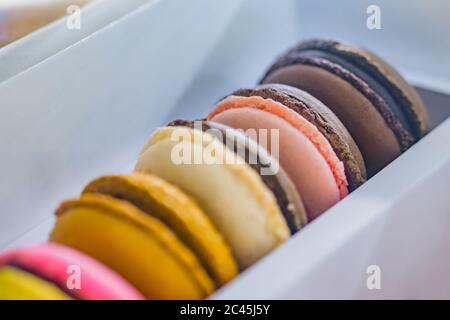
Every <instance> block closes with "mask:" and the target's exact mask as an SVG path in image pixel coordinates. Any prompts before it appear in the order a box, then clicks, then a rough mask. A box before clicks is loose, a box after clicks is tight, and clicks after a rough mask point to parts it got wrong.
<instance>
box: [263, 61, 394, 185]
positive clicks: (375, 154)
mask: <svg viewBox="0 0 450 320" xmlns="http://www.w3.org/2000/svg"><path fill="white" fill-rule="evenodd" d="M264 82H265V83H283V84H287V85H291V86H294V87H296V88H301V89H302V90H305V91H307V92H309V93H310V94H312V95H313V96H315V97H317V98H318V99H319V100H320V101H321V102H323V103H324V104H325V105H327V106H329V107H330V108H331V109H332V111H333V112H334V113H335V114H336V115H337V117H338V118H339V119H340V120H341V121H342V123H344V125H345V127H346V128H347V130H348V131H349V132H350V134H351V135H352V137H353V139H354V140H355V141H356V144H357V145H358V147H359V149H360V150H361V153H362V155H363V158H364V160H365V165H366V168H367V174H368V176H369V177H371V176H373V175H374V174H375V173H377V172H378V171H380V170H381V169H382V168H384V167H385V166H386V165H387V164H389V163H390V162H391V161H392V160H394V159H395V158H397V157H398V156H399V155H400V154H401V152H402V147H401V146H400V144H399V142H398V140H397V137H396V135H395V134H394V132H393V131H392V130H391V128H390V127H389V126H388V124H387V123H386V121H385V120H384V118H383V116H382V115H381V114H380V112H379V111H378V110H377V109H376V108H375V107H374V106H373V104H372V102H371V101H370V100H369V99H368V98H367V97H366V96H365V95H364V94H362V93H361V92H360V91H359V90H357V89H355V87H354V86H353V85H352V84H350V83H349V82H347V81H345V80H344V79H342V78H341V77H339V76H336V75H335V74H334V73H333V72H331V71H329V70H324V69H323V68H321V67H318V66H310V65H302V64H296V65H291V66H287V67H283V68H280V69H277V70H275V71H273V72H272V73H270V74H269V75H268V76H267V77H266V78H265V80H264ZM330 88H333V89H330Z"/></svg>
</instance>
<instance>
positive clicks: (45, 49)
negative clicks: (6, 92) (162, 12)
mask: <svg viewBox="0 0 450 320" xmlns="http://www.w3.org/2000/svg"><path fill="white" fill-rule="evenodd" d="M158 1H160V0H126V1H123V0H95V1H93V2H91V3H88V4H87V5H85V6H84V7H83V8H82V10H81V29H79V30H76V29H74V30H69V29H68V28H67V26H66V23H67V18H66V17H63V18H61V19H59V20H57V21H55V22H53V23H50V24H49V25H47V26H45V27H43V28H41V29H39V30H36V31H35V32H33V33H31V34H29V35H27V36H25V37H23V38H21V39H19V40H17V41H16V42H13V43H11V44H9V45H7V46H6V47H3V48H0V61H1V62H2V66H1V72H0V83H1V82H3V81H5V80H8V79H10V78H11V77H14V76H15V75H17V74H19V73H21V72H23V71H24V70H26V69H28V68H30V67H32V66H35V65H36V64H38V63H40V62H41V61H43V60H45V59H47V58H49V57H51V56H52V55H54V54H56V53H58V52H59V51H61V50H63V49H66V48H67V47H69V46H71V45H73V44H75V43H77V42H78V41H81V40H82V39H84V38H86V37H87V36H89V35H91V34H93V33H94V32H96V31H98V30H100V29H101V28H103V27H105V26H107V25H108V24H111V23H113V22H117V20H119V19H120V18H122V17H123V16H126V15H127V14H130V13H131V12H133V10H135V9H137V8H138V7H139V6H141V5H144V4H147V5H150V6H151V5H152V4H154V3H156V2H158Z"/></svg>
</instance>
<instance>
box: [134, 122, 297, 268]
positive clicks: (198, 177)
mask: <svg viewBox="0 0 450 320" xmlns="http://www.w3.org/2000/svg"><path fill="white" fill-rule="evenodd" d="M233 158H236V159H237V161H233V162H232V163H228V162H227V161H224V160H225V159H233ZM135 169H136V171H138V172H150V173H154V174H156V175H158V176H159V177H161V178H163V179H165V180H167V181H169V182H171V183H173V184H175V185H177V186H178V187H180V188H181V189H182V190H183V191H185V192H186V193H187V194H189V195H190V196H192V197H193V198H194V199H195V200H196V201H197V203H198V204H199V205H200V207H201V208H203V210H205V212H206V213H207V214H208V215H209V217H210V218H211V220H212V221H213V223H214V224H215V225H216V226H217V228H218V230H219V231H220V232H221V233H222V235H223V237H224V238H225V240H226V241H227V243H228V244H229V245H230V247H231V250H232V252H233V255H234V257H235V258H236V261H237V263H238V266H239V268H240V269H244V268H246V267H248V266H250V265H251V264H252V263H254V262H255V261H257V260H258V259H260V258H261V257H263V256H264V255H265V254H267V253H268V252H270V251H271V250H273V249H274V248H276V247H277V246H278V245H280V244H281V243H283V242H284V241H285V240H287V239H288V238H289V235H290V232H289V228H288V226H287V224H286V222H285V220H284V219H283V215H282V213H281V212H280V209H279V208H278V205H277V201H276V199H275V197H274V195H273V194H272V192H271V191H270V190H269V189H268V188H267V187H266V185H265V184H264V182H263V181H262V180H261V177H260V176H259V175H258V174H257V173H256V172H255V171H254V170H253V169H252V168H251V167H250V166H248V165H247V164H246V163H245V161H244V160H243V159H240V158H239V157H236V154H235V153H234V152H232V151H231V150H229V149H227V148H226V147H225V146H224V145H223V143H222V142H221V141H219V140H218V139H216V138H215V137H214V136H212V135H210V134H208V133H206V132H203V131H200V130H194V129H191V128H187V127H164V128H160V129H158V130H157V131H156V132H155V133H154V134H153V136H152V137H151V138H150V140H149V142H148V143H147V145H146V146H145V147H144V148H143V150H142V152H141V155H140V157H139V160H138V163H137V164H136V168H135Z"/></svg>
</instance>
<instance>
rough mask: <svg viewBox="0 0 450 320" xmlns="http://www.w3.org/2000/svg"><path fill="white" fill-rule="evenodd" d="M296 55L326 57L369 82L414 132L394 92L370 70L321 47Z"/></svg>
mask: <svg viewBox="0 0 450 320" xmlns="http://www.w3.org/2000/svg"><path fill="white" fill-rule="evenodd" d="M294 57H295V58H304V59H324V60H327V61H330V62H332V63H334V64H336V65H338V66H341V67H344V68H345V69H347V70H349V71H350V72H351V73H353V74H354V75H355V76H357V77H358V78H360V79H361V80H363V81H364V82H365V83H366V84H368V85H369V87H370V88H372V90H373V91H375V92H376V93H377V94H378V95H379V96H380V97H381V98H382V99H383V100H384V101H385V102H386V103H387V104H388V105H389V107H390V109H391V111H392V112H393V113H394V114H395V115H396V117H397V118H398V120H399V121H400V123H401V124H402V126H403V127H404V128H405V129H406V130H408V132H410V133H411V134H412V132H413V130H412V128H411V126H410V124H409V121H408V120H407V116H406V114H405V112H404V110H403V108H402V106H401V104H399V103H398V102H397V101H396V100H395V98H394V97H393V96H392V94H390V93H389V91H388V90H387V89H386V88H385V87H384V86H383V84H382V83H381V82H380V81H378V80H377V79H376V78H375V77H373V76H372V75H371V74H370V73H369V72H368V71H366V70H364V69H362V68H360V67H359V66H358V65H356V64H354V63H352V62H351V61H348V60H347V59H346V58H344V57H341V56H338V55H337V54H334V53H330V52H327V51H324V50H320V49H306V50H303V51H300V52H297V53H295V55H294ZM305 63H308V60H305Z"/></svg>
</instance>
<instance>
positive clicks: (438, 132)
mask: <svg viewBox="0 0 450 320" xmlns="http://www.w3.org/2000/svg"><path fill="white" fill-rule="evenodd" d="M241 3H242V1H241V0H232V1H229V0H228V1H226V2H218V1H214V2H212V1H208V0H191V1H189V2H187V1H183V0H162V1H157V2H154V1H148V3H146V4H143V5H141V6H138V7H135V8H133V9H132V10H131V9H130V10H131V11H130V12H129V13H127V14H123V15H121V16H120V18H118V19H117V20H114V22H112V23H107V24H106V25H102V26H99V27H98V28H94V29H93V30H92V32H89V34H88V35H87V36H85V37H83V38H82V39H78V38H74V39H73V40H70V41H69V40H68V39H67V38H64V37H63V42H64V43H63V44H60V45H61V46H59V47H58V48H55V47H50V48H46V49H45V50H42V51H41V52H45V53H43V56H42V57H41V59H40V60H39V62H38V63H36V64H33V65H32V66H31V67H27V68H24V69H23V70H20V72H17V74H15V75H12V76H11V77H8V79H6V80H5V81H4V82H2V83H0V130H1V135H0V150H2V153H1V158H0V162H1V166H0V168H1V169H0V177H1V180H0V248H6V247H11V246H17V245H22V244H27V243H35V242H40V241H45V240H46V238H47V236H48V232H49V231H50V229H51V227H52V224H53V212H54V209H55V208H56V207H57V205H58V203H59V202H60V201H61V200H62V199H65V198H68V197H74V196H76V195H77V194H78V193H79V192H80V190H81V188H82V186H83V185H85V184H86V183H87V182H88V181H90V180H91V179H92V178H93V177H96V176H98V175H101V174H105V173H123V172H128V171H130V170H131V168H132V167H133V165H134V163H135V161H136V158H137V154H138V152H139V150H140V148H141V146H142V145H143V144H144V142H146V140H147V138H148V136H149V135H150V133H151V132H152V131H153V130H154V128H155V127H156V126H158V125H163V124H165V123H166V122H167V121H168V120H169V119H173V118H177V117H187V118H196V117H198V116H201V115H205V114H206V112H207V111H208V110H209V109H210V108H211V106H212V104H213V103H214V102H215V101H216V100H217V99H219V98H220V97H222V96H224V95H225V94H227V93H229V92H231V91H232V90H234V89H236V88H239V87H242V86H252V85H253V84H254V83H255V82H256V81H257V80H258V78H259V77H260V76H261V75H262V73H263V71H264V69H265V68H266V67H267V66H268V64H269V63H270V62H271V61H272V60H273V59H274V56H275V55H276V54H277V53H279V52H282V51H283V50H284V49H285V48H287V47H288V46H290V45H292V44H293V43H294V42H295V41H297V39H299V38H301V37H302V36H303V34H302V30H303V29H302V28H301V27H299V25H300V24H299V22H298V19H299V14H298V12H296V11H295V10H294V9H295V8H296V3H295V1H287V0H286V1H268V2H267V3H265V6H264V7H261V8H260V10H259V11H255V10H254V8H255V6H254V5H255V2H254V1H248V2H245V3H244V5H243V6H241ZM280 3H284V5H280ZM91 9H92V8H91ZM106 20H107V19H106ZM268 22H271V23H268ZM54 26H56V28H57V26H58V23H55V24H54ZM35 37H36V36H30V37H28V38H25V39H23V40H22V41H23V43H24V44H22V45H31V44H30V43H31V42H32V41H36V38H35ZM355 40H358V39H355ZM27 41H30V43H26V42H27ZM19 47H20V46H19V45H18V46H17V48H19ZM11 50H12V49H11ZM18 50H19V49H18ZM388 56H389V55H388ZM11 57H13V55H11V56H10V58H11ZM1 62H2V61H1V51H0V63H1ZM0 65H1V64H0ZM440 79H442V77H440ZM419 80H420V79H419ZM419 82H420V81H419ZM427 83H428V84H429V83H430V82H427ZM428 87H430V85H428ZM438 87H439V88H441V89H442V88H445V85H441V86H438ZM422 94H423V96H424V97H425V98H426V101H427V102H428V104H429V107H430V112H431V113H432V118H433V122H434V123H435V124H437V123H441V122H442V124H441V125H440V126H439V127H437V128H436V129H434V130H433V131H432V132H431V133H430V134H429V135H428V136H427V137H425V138H424V139H423V140H422V141H420V142H419V143H418V144H416V145H415V146H414V147H413V148H411V149H410V150H409V151H407V152H406V153H405V154H403V155H402V156H401V157H400V158H399V159H397V160H396V161H394V162H393V163H392V164H391V165H389V166H388V167H387V168H385V169H384V170H383V171H382V172H380V173H379V174H378V175H376V176H375V177H373V178H372V179H371V180H370V181H369V182H367V183H366V184H365V185H364V186H362V187H361V188H359V189H358V190H357V191H356V192H354V193H352V194H351V195H350V196H349V197H347V198H346V199H345V200H343V201H342V202H340V203H339V204H338V205H336V206H335V207H333V208H332V209H330V210H329V211H328V212H327V213H326V214H324V215H323V216H322V217H320V218H319V219H317V220H316V221H314V222H313V223H311V224H310V225H308V226H307V227H306V228H305V229H304V230H302V231H301V232H300V233H298V234H297V235H296V236H295V237H294V238H293V239H291V240H290V241H289V242H287V243H286V244H285V245H283V246H282V247H281V248H279V249H277V250H276V251H275V252H273V253H271V254H269V255H268V256H267V257H266V258H264V259H262V260H261V261H260V262H258V263H257V264H256V265H255V266H253V267H251V268H250V269H249V270H247V271H246V272H245V273H244V274H242V275H241V276H240V277H239V278H238V279H236V280H235V281H233V282H232V283H231V284H229V285H228V286H226V287H225V288H223V289H221V290H220V291H219V292H218V293H217V294H216V295H215V296H214V297H213V298H218V299H225V298H244V299H249V298H264V299H272V298H273V299H282V298H286V299H292V298H369V299H370V298H450V272H449V271H448V270H450V233H448V232H447V230H448V229H449V228H450V197H449V195H450V120H447V121H444V120H445V119H446V118H447V117H448V116H449V115H450V97H448V96H445V95H441V94H435V93H432V92H427V91H422ZM370 265H377V266H379V267H380V270H381V274H382V278H381V279H382V280H381V281H382V282H381V285H382V289H381V290H368V289H367V287H366V280H367V277H368V274H367V273H366V271H367V267H368V266H370Z"/></svg>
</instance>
